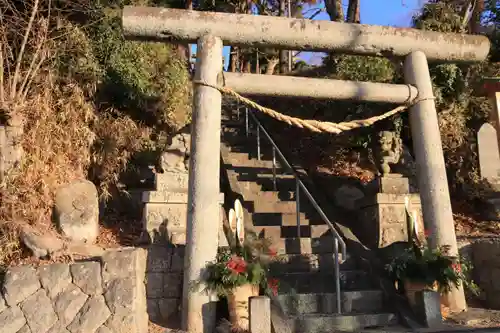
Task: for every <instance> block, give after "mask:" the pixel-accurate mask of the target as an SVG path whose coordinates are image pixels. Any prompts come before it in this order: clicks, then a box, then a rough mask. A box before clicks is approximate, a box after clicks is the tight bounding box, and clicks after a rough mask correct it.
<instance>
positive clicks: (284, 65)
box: [279, 0, 288, 74]
mask: <svg viewBox="0 0 500 333" xmlns="http://www.w3.org/2000/svg"><path fill="white" fill-rule="evenodd" d="M285 12H286V0H280V11H279V15H280V16H285ZM286 72H288V51H287V50H280V73H282V74H283V73H286Z"/></svg>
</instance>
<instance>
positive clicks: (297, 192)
mask: <svg viewBox="0 0 500 333" xmlns="http://www.w3.org/2000/svg"><path fill="white" fill-rule="evenodd" d="M237 115H238V119H239V116H240V110H239V105H238V107H237ZM249 115H250V117H251V119H252V120H253V121H254V122H255V124H256V125H257V131H256V132H257V159H258V160H260V155H261V154H260V132H262V133H263V134H264V136H265V137H266V138H267V140H268V141H269V143H271V145H272V147H273V187H274V190H275V191H276V189H277V188H276V153H277V154H278V157H279V158H280V160H281V161H282V164H283V165H284V166H285V167H286V168H287V169H288V170H289V171H290V172H291V173H292V176H293V177H294V178H295V184H296V190H295V202H296V207H297V211H296V214H297V236H298V238H300V190H301V189H302V191H303V192H304V193H305V195H306V197H307V198H308V199H309V202H310V203H311V204H312V205H313V207H314V208H315V209H316V211H317V212H318V214H319V215H320V217H321V219H322V220H323V222H325V223H326V225H328V227H329V228H330V230H331V232H332V234H333V236H334V255H335V260H334V261H335V289H336V298H337V300H336V301H337V313H339V314H340V313H342V309H341V295H340V267H339V266H340V261H339V244H340V250H341V251H340V252H341V254H342V262H344V261H345V258H346V257H347V253H346V244H345V242H344V240H343V239H342V237H341V236H340V235H339V233H338V232H337V230H336V229H335V227H334V226H333V223H332V222H330V220H329V219H328V217H327V216H326V214H325V213H324V212H323V210H322V209H321V207H320V206H319V205H318V203H317V202H316V200H315V199H314V197H313V196H312V195H311V193H310V192H309V190H308V189H307V187H306V186H305V185H304V183H303V182H302V180H300V178H299V177H298V175H297V173H296V171H295V170H294V168H292V166H291V165H290V163H289V162H288V160H287V159H286V158H285V156H284V155H283V153H282V152H281V151H280V149H279V148H278V146H277V145H276V143H275V142H274V140H273V139H272V138H271V136H270V135H269V133H268V132H267V131H266V129H265V128H264V126H262V124H261V123H260V121H259V120H258V119H257V117H256V116H255V115H254V114H253V113H252V112H250V111H249V109H248V107H245V132H246V136H247V137H248V136H249V133H250V132H249V121H248V120H249Z"/></svg>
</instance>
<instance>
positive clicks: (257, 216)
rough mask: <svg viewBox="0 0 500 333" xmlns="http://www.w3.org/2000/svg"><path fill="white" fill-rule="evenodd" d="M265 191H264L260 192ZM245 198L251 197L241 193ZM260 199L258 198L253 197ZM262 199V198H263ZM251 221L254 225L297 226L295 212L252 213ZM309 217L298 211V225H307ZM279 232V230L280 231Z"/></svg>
mask: <svg viewBox="0 0 500 333" xmlns="http://www.w3.org/2000/svg"><path fill="white" fill-rule="evenodd" d="M260 193H266V192H260ZM243 197H244V198H245V200H247V198H249V200H251V197H248V196H245V195H243ZM254 199H256V200H260V198H258V199H257V198H254ZM263 200H264V199H263ZM252 223H253V225H254V226H255V227H282V226H297V214H281V213H254V214H252ZM309 224H310V223H309V219H308V218H307V217H306V214H305V213H300V225H309ZM280 232H281V231H280ZM280 237H281V236H280Z"/></svg>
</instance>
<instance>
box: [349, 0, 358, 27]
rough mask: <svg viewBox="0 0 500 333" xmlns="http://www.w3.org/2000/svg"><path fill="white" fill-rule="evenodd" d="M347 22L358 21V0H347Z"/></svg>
mask: <svg viewBox="0 0 500 333" xmlns="http://www.w3.org/2000/svg"><path fill="white" fill-rule="evenodd" d="M347 22H350V23H360V22H361V19H360V14H359V0H349V6H348V7H347Z"/></svg>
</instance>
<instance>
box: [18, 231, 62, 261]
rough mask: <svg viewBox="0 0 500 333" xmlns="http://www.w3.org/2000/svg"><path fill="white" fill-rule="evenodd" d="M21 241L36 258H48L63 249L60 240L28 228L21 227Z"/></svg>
mask: <svg viewBox="0 0 500 333" xmlns="http://www.w3.org/2000/svg"><path fill="white" fill-rule="evenodd" d="M21 241H22V242H23V243H24V245H26V247H27V248H28V249H30V250H31V252H32V253H33V255H34V256H35V257H37V258H45V257H49V256H50V255H51V254H53V253H55V252H58V251H60V250H61V249H62V248H63V247H64V243H63V241H62V240H61V239H59V238H57V237H55V236H54V235H51V234H42V233H40V232H38V231H37V230H35V229H34V228H32V227H29V226H25V227H23V229H22V231H21Z"/></svg>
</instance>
